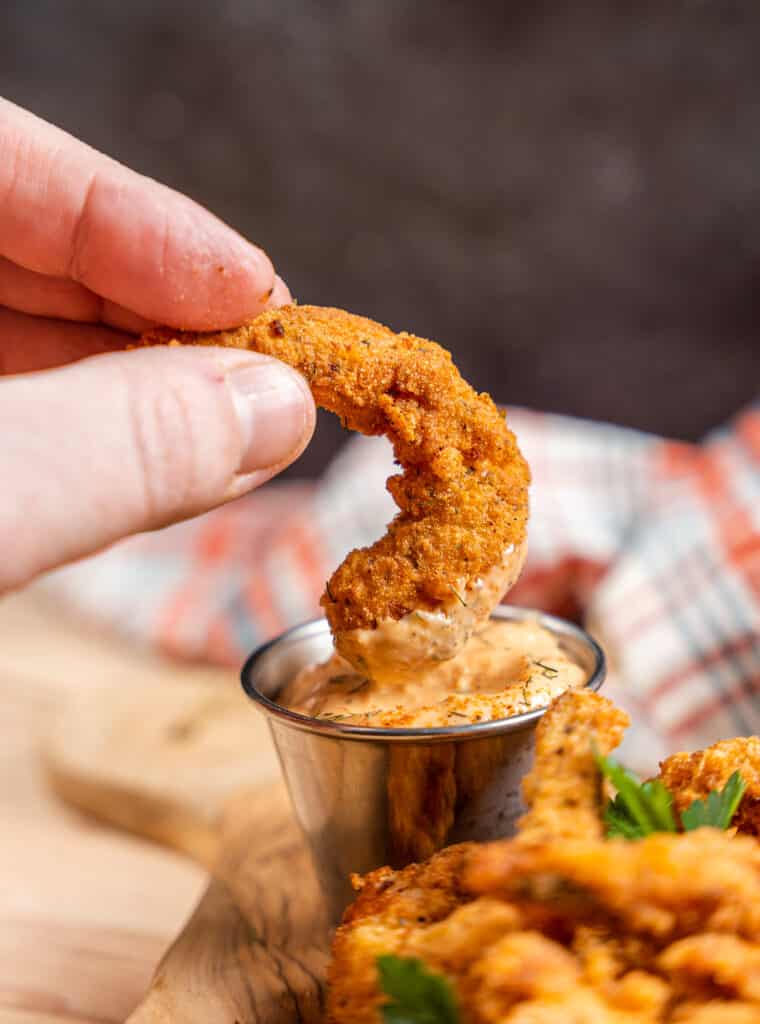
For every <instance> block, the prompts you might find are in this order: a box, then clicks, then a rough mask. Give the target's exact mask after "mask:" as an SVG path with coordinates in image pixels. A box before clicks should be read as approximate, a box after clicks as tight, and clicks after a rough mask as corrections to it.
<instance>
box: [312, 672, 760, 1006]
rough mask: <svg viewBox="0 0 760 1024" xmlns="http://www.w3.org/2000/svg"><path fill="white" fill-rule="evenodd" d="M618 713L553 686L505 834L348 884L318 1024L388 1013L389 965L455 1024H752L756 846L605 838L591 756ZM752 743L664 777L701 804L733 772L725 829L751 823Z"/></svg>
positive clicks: (712, 832)
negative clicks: (735, 801)
mask: <svg viewBox="0 0 760 1024" xmlns="http://www.w3.org/2000/svg"><path fill="white" fill-rule="evenodd" d="M626 721H627V718H626V716H625V714H624V713H623V712H621V711H619V710H618V709H616V708H615V707H614V705H612V704H611V703H610V702H609V701H607V700H605V699H604V698H603V697H599V696H597V695H596V694H593V693H588V692H586V691H579V692H575V693H566V694H564V695H563V696H561V697H559V698H558V699H557V700H555V701H554V703H553V704H552V705H551V707H550V708H549V709H548V710H547V712H546V714H545V716H544V718H543V719H542V722H541V725H540V726H539V734H538V736H537V750H536V761H535V765H534V768H533V770H532V772H531V774H530V775H529V776H528V778H527V779H526V780H525V786H524V797H525V799H526V802H527V803H528V805H529V807H528V812H527V813H526V814H525V816H524V817H523V818H522V820H521V821H520V822H519V823H518V835H517V837H516V838H514V839H502V840H497V841H495V842H491V843H485V844H475V843H470V844H466V845H462V846H456V847H449V848H448V849H446V850H443V851H441V852H440V853H437V854H435V855H434V856H433V857H432V858H431V859H430V860H429V861H427V862H426V863H424V864H415V865H410V866H408V867H406V868H403V869H402V870H400V871H392V870H391V869H390V868H380V869H378V870H377V871H373V872H371V873H370V874H369V875H367V876H366V877H365V878H364V879H357V880H356V887H357V888H358V889H359V890H360V892H359V896H358V898H357V900H356V902H355V903H354V904H353V906H351V907H350V908H349V909H348V910H347V912H346V914H345V917H344V919H343V924H342V925H341V927H340V928H338V930H337V933H336V936H335V940H334V942H333V950H332V961H331V964H330V967H329V970H328V980H329V987H328V995H327V1007H326V1009H327V1014H326V1019H327V1021H329V1022H330V1024H380V1022H381V1021H383V1020H389V1019H399V1020H400V1019H402V1015H403V1011H404V1009H405V1008H406V1007H405V1006H402V1007H401V1010H400V1011H399V1010H397V1006H396V1003H397V1002H398V1000H399V994H398V992H397V990H396V988H394V990H393V992H392V993H391V992H390V990H389V989H388V987H387V986H386V985H385V984H384V982H383V979H382V977H381V973H380V971H379V962H378V957H379V956H385V957H387V956H389V955H390V957H391V958H392V959H393V960H394V962H396V963H398V961H399V960H400V961H401V962H402V963H405V962H408V961H409V959H416V960H418V961H421V962H422V964H423V965H424V967H425V969H426V970H427V971H428V972H430V973H431V974H432V976H433V978H434V979H437V981H438V984H439V985H440V984H442V983H445V985H446V987H447V990H448V991H449V992H451V993H452V994H453V999H454V1002H455V1004H456V1011H455V1015H454V1017H453V1018H450V1017H447V1018H446V1019H447V1020H448V1019H453V1020H456V1021H458V1022H459V1024H570V1022H573V1024H729V1022H731V1024H733V1022H735V1024H758V1022H760V843H758V841H757V839H756V838H755V837H754V835H751V836H750V835H738V836H737V835H734V834H733V830H725V831H722V830H719V829H717V828H701V829H698V830H694V831H689V832H685V833H673V832H654V833H652V834H649V835H647V836H645V837H644V838H639V839H632V840H627V839H621V838H613V839H605V838H604V837H603V827H602V825H603V822H602V800H601V799H600V798H601V797H602V789H601V782H602V780H601V776H600V773H599V769H598V767H596V768H595V762H594V758H593V756H592V753H591V751H592V746H596V747H597V749H598V750H599V752H601V753H605V754H606V753H608V752H609V751H611V750H613V749H614V748H615V747H616V746H617V744H618V743H619V742H620V739H621V737H622V734H623V730H624V727H625V725H626ZM757 742H758V741H757V739H756V738H754V737H747V738H741V739H737V740H726V741H724V742H723V743H720V744H717V745H716V746H715V747H711V748H710V749H709V750H707V751H700V752H698V753H697V754H693V755H689V754H678V755H676V756H675V757H674V758H671V759H669V760H668V761H666V762H665V764H664V765H663V778H667V779H668V780H669V782H677V783H678V785H679V786H680V790H676V797H677V798H678V797H679V794H685V795H686V796H687V797H691V796H692V795H696V796H697V797H700V796H704V795H705V794H706V793H707V792H708V791H714V789H713V787H715V786H716V785H719V784H721V783H722V782H724V781H725V780H726V779H727V778H728V777H729V776H730V774H731V773H732V772H733V771H734V770H739V771H741V773H742V775H743V777H744V778H745V779H746V781H747V793H746V794H745V801H748V803H747V815H746V817H745V818H744V819H741V808H740V809H739V811H738V812H737V820H744V822H745V825H746V828H747V830H748V831H754V830H755V828H756V811H757V808H756V803H755V802H753V800H754V794H755V792H756V786H757V776H758V761H757V750H758V748H757ZM679 806H680V805H679ZM397 987H398V986H397ZM408 992H409V1003H410V1006H412V1008H413V1007H414V1006H415V1005H416V1004H415V1003H414V999H415V997H416V996H417V997H418V992H417V989H416V988H409V989H408ZM405 994H406V993H405V991H404V989H403V986H402V990H401V996H402V997H403V996H404V995H405ZM389 1000H394V1001H396V1002H389ZM389 1007H390V1009H389ZM403 1019H406V1018H403ZM408 1019H410V1020H411V1019H412V1015H411V1014H410V1015H409V1018H408ZM431 1019H432V1017H431Z"/></svg>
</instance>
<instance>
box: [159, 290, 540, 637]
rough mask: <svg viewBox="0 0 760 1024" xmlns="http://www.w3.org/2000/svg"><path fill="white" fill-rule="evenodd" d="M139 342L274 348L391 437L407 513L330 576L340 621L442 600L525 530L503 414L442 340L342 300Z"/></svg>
mask: <svg viewBox="0 0 760 1024" xmlns="http://www.w3.org/2000/svg"><path fill="white" fill-rule="evenodd" d="M143 343H144V344H167V343H168V344H171V343H177V344H199V345H224V346H229V347H235V348H247V349H252V350H255V351H257V352H263V353H266V354H268V355H272V356H275V357H276V358H278V359H281V360H282V361H283V362H286V363H288V364H289V365H290V366H292V367H294V368H295V369H297V370H299V371H300V372H301V373H302V374H303V375H304V376H305V378H306V380H307V381H308V383H309V385H310V387H311V390H312V392H313V394H314V398H315V400H316V402H317V403H318V404H319V405H321V406H322V407H323V408H325V409H329V410H330V411H331V412H334V413H337V415H338V416H340V417H341V419H342V421H343V423H344V425H345V426H347V427H349V428H350V429H352V430H357V431H359V432H360V433H362V434H386V435H387V436H388V438H389V439H390V441H391V442H392V444H393V449H394V453H395V456H396V459H397V461H398V462H399V464H400V466H401V467H402V472H401V473H399V474H398V475H397V476H393V477H391V478H390V480H389V481H388V490H389V491H390V493H391V494H392V496H393V498H394V500H395V502H396V504H397V505H398V506H399V509H400V512H399V514H398V515H397V516H396V518H395V519H394V520H393V522H392V523H391V525H390V526H389V528H388V532H387V533H386V534H385V535H384V536H383V537H381V538H380V540H378V541H377V542H376V543H375V544H373V545H372V546H371V547H369V548H362V549H359V550H356V551H352V552H351V554H349V556H348V557H347V558H346V560H345V561H344V562H343V564H342V565H341V566H339V568H338V569H337V570H336V572H335V573H334V574H333V576H332V578H331V579H330V581H329V583H328V585H327V588H326V591H325V594H324V596H323V598H322V604H323V606H324V609H325V614H326V616H327V618H328V620H329V621H330V625H331V627H332V629H333V631H334V632H335V631H338V630H350V629H355V628H372V627H373V626H374V625H375V624H376V623H377V620H378V619H383V618H390V619H400V618H401V617H403V616H404V615H406V614H407V613H408V612H410V611H412V610H413V609H417V608H422V609H428V610H435V609H436V608H437V607H439V606H440V605H441V604H442V603H443V602H445V601H447V600H450V599H451V597H452V593H453V589H456V588H458V587H460V586H461V585H462V584H463V583H467V582H470V581H473V580H475V579H477V578H478V577H480V576H482V575H483V574H484V573H485V572H487V571H488V570H489V569H491V568H493V567H494V566H496V565H498V564H499V563H500V562H501V559H502V556H503V554H504V551H505V550H506V549H508V548H509V547H510V545H514V546H515V547H518V546H519V545H521V544H522V542H523V541H524V538H525V527H526V520H527V515H528V483H529V471H528V467H527V465H526V463H525V461H524V459H523V458H522V456H521V455H520V452H519V450H518V448H517V444H516V442H515V439H514V436H513V434H512V433H511V431H510V430H508V429H507V425H506V422H505V419H504V415H503V413H501V412H500V411H499V410H498V409H497V408H496V406H495V405H494V403H493V401H492V400H491V398H490V397H489V396H488V395H486V394H477V393H476V392H475V391H474V390H473V389H472V388H471V387H470V385H469V384H467V383H466V381H464V380H463V379H462V378H461V376H460V375H459V372H458V371H457V369H456V367H455V366H454V364H453V363H452V361H451V356H450V355H449V353H448V352H446V350H445V349H443V348H441V346H440V345H437V344H436V343H435V342H432V341H427V340H426V339H424V338H417V337H414V336H413V335H410V334H395V333H394V332H393V331H391V330H389V329H388V328H387V327H383V326H382V325H381V324H378V323H375V322H374V321H372V320H367V319H365V318H364V317H360V316H355V315H353V314H351V313H346V312H344V311H343V310H339V309H328V308H320V307H315V306H295V305H293V306H286V307H284V308H282V309H277V310H272V311H269V312H266V313H263V314H262V315H261V316H259V317H257V318H256V319H255V320H253V321H252V322H251V323H249V324H246V325H244V326H242V327H239V328H237V329H235V330H232V331H221V332H219V333H215V334H195V333H191V332H178V331H173V330H171V329H168V328H159V329H156V330H153V331H150V332H148V333H147V334H146V335H145V336H144V338H143Z"/></svg>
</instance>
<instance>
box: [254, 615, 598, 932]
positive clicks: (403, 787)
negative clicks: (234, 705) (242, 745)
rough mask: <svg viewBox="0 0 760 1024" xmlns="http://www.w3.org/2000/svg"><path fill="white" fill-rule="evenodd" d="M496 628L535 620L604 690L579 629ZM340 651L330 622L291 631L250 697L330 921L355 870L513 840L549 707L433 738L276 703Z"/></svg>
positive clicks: (594, 655)
mask: <svg viewBox="0 0 760 1024" xmlns="http://www.w3.org/2000/svg"><path fill="white" fill-rule="evenodd" d="M493 617H494V618H498V619H511V620H518V621H522V620H525V619H530V620H532V621H536V620H537V621H538V623H539V624H540V625H542V626H544V627H545V628H547V629H549V630H551V631H552V632H553V633H554V634H555V635H556V636H557V637H558V639H559V642H560V644H561V645H562V647H563V649H564V650H565V651H566V652H567V653H568V654H569V655H570V657H571V658H572V659H573V660H574V661H576V662H577V663H578V664H579V665H580V666H581V667H582V668H584V669H586V671H587V672H588V676H589V679H588V683H587V686H588V687H589V688H590V689H592V690H598V689H599V687H600V686H601V685H602V682H603V681H604V676H605V670H606V666H605V660H604V654H603V652H602V650H601V648H600V647H599V645H598V644H597V643H596V642H595V641H594V640H593V639H592V638H591V637H590V636H589V635H588V633H586V632H585V630H583V629H580V628H579V627H578V626H575V625H573V624H572V623H571V622H567V621H565V620H564V619H560V618H557V617H555V616H553V615H547V614H544V613H543V612H537V611H532V610H530V609H525V608H512V607H508V606H506V605H501V606H499V607H498V608H496V610H495V611H494V613H493ZM332 651H333V644H332V637H331V636H330V630H329V627H328V624H327V621H326V620H325V619H315V620H314V621H312V622H307V623H305V624H304V625H302V626H296V627H295V628H294V629H290V630H288V631H287V632H286V633H283V635H282V636H280V637H277V638H276V639H275V640H272V641H270V642H269V643H268V644H265V645H264V646H263V647H260V648H259V649H258V650H256V651H254V653H253V654H252V655H251V656H250V658H249V659H248V661H247V662H246V663H245V665H244V667H243V672H242V681H243V688H244V690H245V692H246V693H247V694H248V696H249V697H250V698H251V700H252V701H253V702H254V703H255V704H256V705H257V707H258V708H259V710H260V711H262V712H263V713H264V714H265V715H266V716H267V719H268V721H269V727H270V729H271V732H272V738H273V739H274V743H275V747H276V749H277V753H278V755H279V758H280V763H281V764H282V770H283V773H284V775H285V780H286V783H287V786H288V790H289V792H290V797H291V800H292V803H293V808H294V810H295V814H296V817H297V819H298V821H299V823H300V825H301V827H302V829H303V831H304V833H305V835H306V838H307V840H308V842H309V845H310V847H311V852H312V856H313V859H314V864H315V868H316V871H317V875H318V877H319V879H320V882H321V884H322V886H323V891H324V896H325V901H326V908H327V912H328V915H329V918H330V921H331V922H332V923H335V922H337V921H338V920H339V918H340V915H341V914H342V912H343V910H344V909H345V907H346V906H347V905H348V903H349V902H350V900H351V898H352V890H351V886H350V882H349V875H350V873H351V872H354V871H356V872H359V873H364V872H366V871H370V870H372V869H373V868H377V867H380V866H382V865H384V864H390V865H391V866H393V867H403V866H404V865H405V864H408V863H410V862H412V861H417V860H422V859H424V858H426V857H429V856H430V855H431V854H433V853H434V852H435V851H436V850H439V849H440V848H441V847H443V846H447V845H449V844H451V843H458V842H464V841H465V840H479V841H482V840H487V839H497V838H500V837H503V836H508V835H511V834H512V833H513V832H514V827H515V822H516V820H517V818H518V817H519V816H520V814H521V813H522V811H523V804H522V800H521V795H520V782H521V780H522V778H523V776H524V775H525V773H526V772H527V771H528V769H529V768H530V765H531V762H532V760H533V732H534V730H535V728H536V725H537V724H538V720H539V718H540V717H541V715H542V714H543V712H544V709H543V708H540V709H538V710H536V711H530V712H528V713H527V714H524V715H516V716H515V717H513V718H505V719H499V720H496V721H491V722H481V723H477V724H474V725H462V726H453V727H449V726H447V727H444V728H436V729H382V728H370V727H369V726H355V725H343V724H341V723H340V722H329V721H322V720H319V719H316V718H310V717H308V716H307V715H301V714H297V713H296V712H295V711H289V710H287V709H286V708H283V707H281V706H280V705H279V704H277V703H276V700H277V696H278V694H279V693H280V691H281V690H282V688H283V687H284V686H285V685H286V684H287V683H289V682H290V681H291V679H292V678H293V677H294V675H295V674H296V673H297V672H298V671H299V669H301V668H303V667H304V666H305V665H311V664H314V663H315V662H320V661H324V660H325V659H326V658H328V657H329V656H330V654H332Z"/></svg>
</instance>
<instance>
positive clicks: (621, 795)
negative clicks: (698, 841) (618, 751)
mask: <svg viewBox="0 0 760 1024" xmlns="http://www.w3.org/2000/svg"><path fill="white" fill-rule="evenodd" d="M594 760H595V761H596V763H597V765H598V767H599V770H600V771H601V773H602V775H604V776H605V778H607V779H609V780H610V782H611V783H612V784H613V786H614V787H615V789H616V790H617V796H616V797H615V799H614V800H610V801H609V803H608V804H607V807H606V809H605V812H604V821H605V824H606V825H607V835H608V836H610V837H612V836H619V837H622V838H625V839H641V838H642V837H643V836H648V835H651V834H652V832H675V831H676V821H675V817H674V815H673V799H672V797H671V795H670V793H669V792H668V791H667V789H666V788H665V786H663V784H662V783H661V782H659V781H658V780H654V781H653V782H644V783H641V782H639V780H638V779H637V778H636V776H635V775H633V774H632V772H629V771H628V770H627V769H626V768H624V767H623V766H622V765H621V764H619V763H618V762H617V761H616V760H615V759H614V758H612V757H605V756H604V755H603V754H600V753H599V751H598V750H597V749H595V748H594Z"/></svg>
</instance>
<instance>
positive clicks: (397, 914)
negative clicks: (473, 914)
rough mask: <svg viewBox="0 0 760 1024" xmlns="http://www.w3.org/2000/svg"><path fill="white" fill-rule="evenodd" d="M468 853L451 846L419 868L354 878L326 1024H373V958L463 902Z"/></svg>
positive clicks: (331, 973) (338, 939)
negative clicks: (355, 890) (328, 1023)
mask: <svg viewBox="0 0 760 1024" xmlns="http://www.w3.org/2000/svg"><path fill="white" fill-rule="evenodd" d="M472 849H473V847H472V845H471V844H463V845H461V846H451V847H449V848H448V849H446V850H442V851H441V852H440V853H438V854H436V855H435V856H434V857H432V858H431V859H430V860H429V861H427V862H426V863H424V864H411V865H409V867H406V868H404V869H403V870H401V871H392V870H391V869H390V868H380V869H379V870H377V871H372V872H370V873H369V874H368V875H366V876H365V877H364V878H363V879H361V880H360V881H359V880H357V883H356V884H358V885H359V886H360V890H359V896H358V898H357V900H356V902H355V903H353V904H352V905H351V906H350V907H349V908H348V910H347V911H346V913H345V915H344V918H343V924H342V925H341V926H340V928H338V930H337V932H336V934H335V939H334V941H333V956H332V960H331V962H330V966H329V968H328V972H327V981H328V986H329V998H328V1020H334V1021H351V1022H352V1024H365V1022H367V1024H369V1022H372V1024H376V1022H377V1021H378V1020H379V1016H378V1013H377V1006H378V1004H379V1003H380V1002H381V1001H382V1000H381V996H380V993H379V992H378V989H377V969H376V966H375V961H376V958H377V956H378V955H379V954H381V953H398V952H400V951H401V950H402V949H403V947H404V944H405V943H408V942H410V941H412V940H413V938H414V935H415V932H416V931H418V930H420V929H422V928H423V927H424V926H426V925H432V924H435V923H436V922H438V921H441V920H443V919H444V918H447V917H448V915H449V914H450V913H451V912H452V911H454V910H455V909H456V908H457V907H458V906H460V904H462V903H463V902H464V901H465V900H466V899H467V897H466V896H465V895H464V894H463V893H462V891H461V886H460V883H461V878H462V872H463V868H464V864H465V862H466V860H467V858H468V857H469V855H470V853H471V852H472Z"/></svg>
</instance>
